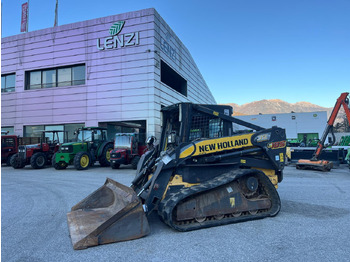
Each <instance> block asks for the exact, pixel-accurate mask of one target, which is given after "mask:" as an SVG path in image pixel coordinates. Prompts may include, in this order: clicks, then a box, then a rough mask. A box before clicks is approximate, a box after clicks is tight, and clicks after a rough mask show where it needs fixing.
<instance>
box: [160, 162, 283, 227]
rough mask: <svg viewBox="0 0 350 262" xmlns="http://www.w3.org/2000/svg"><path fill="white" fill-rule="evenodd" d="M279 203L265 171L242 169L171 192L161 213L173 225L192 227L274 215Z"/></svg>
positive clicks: (164, 202)
mask: <svg viewBox="0 0 350 262" xmlns="http://www.w3.org/2000/svg"><path fill="white" fill-rule="evenodd" d="M280 207H281V203H280V198H279V195H278V193H277V191H276V189H275V187H274V186H273V184H272V183H271V181H270V180H269V178H268V177H267V176H266V175H265V174H264V173H263V172H261V171H258V170H254V169H239V170H233V171H230V172H228V173H225V174H222V175H220V176H218V177H215V178H214V179H211V180H209V181H207V182H204V183H201V184H200V185H196V186H192V187H187V188H186V187H184V188H182V189H180V190H179V191H178V192H176V193H172V194H170V195H169V196H167V197H166V198H165V199H164V200H162V201H161V203H160V205H159V208H158V214H159V215H160V217H161V219H162V220H163V221H164V222H165V223H166V224H167V225H169V226H170V227H172V228H173V229H175V230H178V231H191V230H196V229H200V228H207V227H213V226H219V225H225V224H231V223H237V222H243V221H249V220H253V219H260V218H264V217H269V216H275V215H277V213H278V212H279V210H280Z"/></svg>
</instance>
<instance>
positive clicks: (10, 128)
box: [1, 126, 15, 135]
mask: <svg viewBox="0 0 350 262" xmlns="http://www.w3.org/2000/svg"><path fill="white" fill-rule="evenodd" d="M1 132H6V133H7V135H14V134H15V128H14V127H13V126H8V127H2V128H1Z"/></svg>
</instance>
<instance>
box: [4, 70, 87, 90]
mask: <svg viewBox="0 0 350 262" xmlns="http://www.w3.org/2000/svg"><path fill="white" fill-rule="evenodd" d="M2 81H3V80H2ZM13 82H14V81H13ZM84 84H85V65H78V66H77V65H74V66H66V67H59V68H52V69H45V70H36V71H32V72H26V89H39V88H50V87H59V86H74V85H84Z"/></svg>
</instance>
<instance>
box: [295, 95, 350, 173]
mask: <svg viewBox="0 0 350 262" xmlns="http://www.w3.org/2000/svg"><path fill="white" fill-rule="evenodd" d="M348 96H349V93H342V94H341V95H340V97H339V98H338V99H337V102H336V103H335V106H334V108H333V111H332V113H331V115H330V117H329V119H328V121H327V126H326V129H325V131H324V132H323V135H322V138H321V140H320V141H319V142H318V144H317V147H316V150H315V152H314V154H313V156H312V158H311V159H310V160H307V159H299V161H298V162H297V164H296V168H297V169H315V170H321V171H330V170H331V169H332V168H333V163H332V162H331V161H328V160H320V156H321V153H322V150H323V149H324V147H325V145H324V143H325V141H326V139H327V136H328V134H329V133H331V134H332V137H333V138H332V143H331V144H330V146H332V145H333V144H334V143H335V136H334V133H333V125H334V122H335V119H336V117H337V115H338V112H339V110H340V108H341V106H343V107H344V110H345V114H346V117H347V119H348V121H349V123H350V109H349V98H348Z"/></svg>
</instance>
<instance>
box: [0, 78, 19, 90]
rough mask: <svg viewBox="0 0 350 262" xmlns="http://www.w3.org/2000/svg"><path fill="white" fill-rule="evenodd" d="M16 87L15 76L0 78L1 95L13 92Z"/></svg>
mask: <svg viewBox="0 0 350 262" xmlns="http://www.w3.org/2000/svg"><path fill="white" fill-rule="evenodd" d="M15 86H16V74H10V75H4V76H1V93H5V92H13V91H15Z"/></svg>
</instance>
